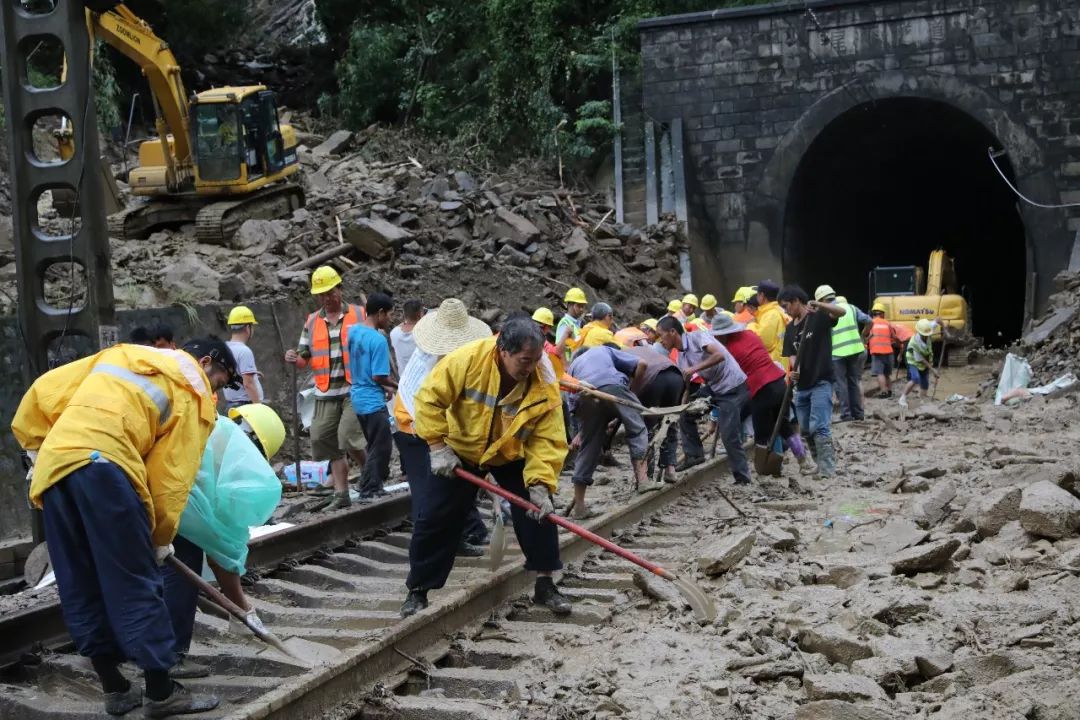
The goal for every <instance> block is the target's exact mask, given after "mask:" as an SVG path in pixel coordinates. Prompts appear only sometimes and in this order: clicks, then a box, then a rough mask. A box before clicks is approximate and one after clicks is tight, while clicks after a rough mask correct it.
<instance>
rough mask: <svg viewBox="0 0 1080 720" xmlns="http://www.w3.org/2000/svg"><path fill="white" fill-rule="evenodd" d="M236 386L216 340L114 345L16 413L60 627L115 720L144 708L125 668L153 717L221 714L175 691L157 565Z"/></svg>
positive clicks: (36, 392) (49, 383)
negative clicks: (220, 405) (136, 678)
mask: <svg viewBox="0 0 1080 720" xmlns="http://www.w3.org/2000/svg"><path fill="white" fill-rule="evenodd" d="M239 382H240V379H239V376H238V375H237V373H236V362H235V360H234V359H233V356H232V353H231V352H229V348H228V346H227V345H226V344H225V343H224V342H223V341H221V340H218V339H216V338H207V339H204V340H192V341H190V342H188V343H187V344H186V345H184V347H183V350H181V351H177V350H158V349H156V348H149V347H144V346H140V345H116V346H114V347H111V348H108V349H107V350H103V351H101V352H99V353H97V354H96V355H91V356H90V357H88V358H83V359H82V360H77V361H75V362H72V363H69V364H67V365H63V366H61V367H58V368H56V369H55V370H50V371H49V372H47V373H45V374H44V375H42V376H41V377H39V378H38V379H37V380H36V381H35V382H34V384H33V385H31V386H30V389H29V390H28V391H27V392H26V395H24V396H23V399H22V402H20V403H19V408H18V410H16V412H15V418H14V420H13V421H12V423H11V430H12V432H13V433H14V435H15V438H16V440H18V442H19V444H20V445H21V446H22V447H23V449H25V450H26V451H27V454H28V455H29V456H30V458H31V461H32V462H34V467H33V469H32V471H31V472H32V473H33V476H32V480H31V483H30V500H31V502H32V503H33V504H34V505H36V506H37V507H39V508H41V509H42V511H43V517H44V522H45V540H46V541H47V542H48V544H49V558H50V561H51V563H52V567H53V572H55V574H56V585H57V589H58V590H59V593H60V604H61V607H62V608H63V612H64V622H65V623H66V624H67V628H68V632H70V633H71V637H72V639H73V640H74V641H75V646H76V647H77V648H78V650H79V654H81V655H84V656H86V657H88V658H90V663H91V665H92V666H93V668H94V671H95V672H96V673H97V676H98V678H99V679H100V681H101V687H102V689H103V690H104V692H105V711H106V712H108V713H109V714H110V715H123V714H124V713H126V712H129V711H131V710H133V709H135V708H137V707H139V706H140V705H142V704H143V689H142V688H140V687H137V686H135V685H132V684H131V683H130V682H129V681H128V680H127V678H125V677H124V675H123V674H122V673H121V672H120V664H121V663H123V662H125V661H127V660H131V661H132V662H134V663H135V665H137V666H138V667H139V668H140V669H141V670H142V671H143V677H144V680H145V693H146V706H145V708H144V712H145V714H146V716H147V717H165V716H167V715H171V714H176V713H189V712H201V711H205V710H211V709H213V708H214V707H216V706H217V704H218V700H217V698H216V697H214V696H212V695H199V694H193V693H190V692H188V691H187V690H186V689H184V688H183V687H181V686H180V685H178V684H176V683H174V682H173V680H171V679H170V678H169V669H170V668H172V667H173V665H174V664H175V662H176V653H175V652H174V647H175V641H176V638H175V635H174V633H173V628H172V623H171V622H170V620H169V610H168V608H167V607H166V605H165V600H164V597H163V584H162V577H161V565H162V564H163V563H164V562H165V560H166V558H168V556H169V555H171V554H172V553H173V548H172V541H173V538H174V537H175V536H176V529H177V525H178V523H179V521H180V514H181V512H182V511H183V509H184V506H185V505H186V504H187V501H188V494H189V492H190V491H191V486H192V483H193V482H194V480H195V473H196V471H197V470H198V468H199V463H200V462H201V460H202V455H203V450H204V448H205V447H206V441H207V438H208V437H209V436H210V432H211V430H212V429H213V427H214V423H215V421H216V419H217V412H216V411H215V408H214V404H213V401H212V399H211V395H212V394H213V393H215V392H217V391H218V390H220V389H221V388H223V387H225V386H226V385H233V386H237V385H239Z"/></svg>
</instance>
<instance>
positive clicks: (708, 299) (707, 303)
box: [701, 295, 716, 310]
mask: <svg viewBox="0 0 1080 720" xmlns="http://www.w3.org/2000/svg"><path fill="white" fill-rule="evenodd" d="M714 307H716V296H715V295H706V296H705V297H703V298H701V309H702V310H712V309H713V308H714Z"/></svg>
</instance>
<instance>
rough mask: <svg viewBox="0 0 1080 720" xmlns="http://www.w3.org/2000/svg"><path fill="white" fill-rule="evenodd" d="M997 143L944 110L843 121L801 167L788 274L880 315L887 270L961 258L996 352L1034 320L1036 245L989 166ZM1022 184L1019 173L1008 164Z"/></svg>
mask: <svg viewBox="0 0 1080 720" xmlns="http://www.w3.org/2000/svg"><path fill="white" fill-rule="evenodd" d="M991 146H994V147H1000V143H999V142H998V141H997V139H996V138H995V137H994V136H993V135H992V134H991V133H990V132H989V131H987V130H986V128H985V127H983V126H982V125H981V124H980V123H979V122H978V121H976V120H974V119H973V118H972V117H971V116H969V115H967V114H966V113H964V112H962V111H960V110H958V109H957V108H955V107H953V106H951V105H948V104H946V103H943V102H938V101H934V100H926V99H922V98H891V99H887V100H878V101H876V102H875V103H867V104H865V105H861V106H857V107H855V108H852V109H851V110H849V111H847V112H845V113H844V114H842V115H840V116H838V117H837V118H836V119H835V120H833V121H832V122H831V123H830V124H829V125H828V126H827V127H826V128H825V129H824V130H822V132H821V133H820V134H819V135H818V136H817V138H815V140H814V141H813V142H812V143H811V145H810V147H809V149H808V150H807V151H806V153H805V155H804V156H803V158H802V159H801V160H800V162H799V167H798V169H797V170H796V172H795V177H794V180H793V181H792V184H791V188H790V190H789V194H788V198H787V209H786V212H785V219H784V243H783V263H784V277H785V279H787V280H788V282H798V283H799V284H801V285H803V286H804V287H805V288H806V289H807V290H808V292H811V293H812V292H813V288H814V287H816V286H817V285H819V284H821V283H829V284H830V285H832V286H833V287H834V288H836V289H837V291H838V292H840V293H841V294H844V295H846V296H847V297H848V299H849V300H851V301H852V302H854V303H856V304H857V305H858V306H859V307H862V308H863V309H865V310H869V303H870V301H871V299H870V298H869V293H870V290H869V284H868V277H869V272H870V270H871V269H873V268H874V267H875V266H887V265H916V266H920V267H923V268H925V267H926V264H927V260H928V259H929V256H930V252H931V251H932V250H934V249H936V248H938V247H942V248H944V249H945V250H946V252H947V253H948V254H949V255H951V256H952V257H954V258H955V259H956V272H957V276H958V281H959V283H960V286H961V290H962V294H964V295H965V296H966V297H967V299H968V302H969V303H970V306H971V313H972V323H973V332H974V333H975V335H977V336H979V337H981V338H983V340H984V341H985V343H986V344H987V345H990V346H1000V345H1003V344H1006V343H1009V342H1011V341H1013V340H1016V339H1017V338H1018V337H1019V336H1020V333H1021V330H1022V325H1023V322H1024V307H1025V297H1026V291H1027V283H1026V277H1027V265H1028V259H1027V249H1026V239H1025V234H1024V226H1023V222H1022V220H1021V217H1020V214H1019V211H1018V209H1017V207H1016V199H1015V197H1014V196H1013V195H1012V193H1011V191H1010V190H1009V189H1008V187H1006V185H1005V183H1004V182H1002V180H1001V178H1000V177H999V176H998V175H997V172H996V171H995V170H994V167H993V165H991V164H990V161H989V160H988V159H987V155H986V149H987V148H988V147H991ZM998 162H999V163H1003V164H1002V168H1003V169H1004V170H1005V171H1006V173H1007V174H1008V175H1009V176H1010V180H1012V171H1011V168H1010V167H1008V166H1007V163H1006V162H1005V161H1004V159H1000V160H999V161H998Z"/></svg>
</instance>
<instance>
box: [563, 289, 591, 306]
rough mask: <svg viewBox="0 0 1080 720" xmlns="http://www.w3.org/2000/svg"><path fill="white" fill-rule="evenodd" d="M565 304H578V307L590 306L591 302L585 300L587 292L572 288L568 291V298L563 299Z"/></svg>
mask: <svg viewBox="0 0 1080 720" xmlns="http://www.w3.org/2000/svg"><path fill="white" fill-rule="evenodd" d="M563 302H565V303H577V304H578V305H588V304H589V301H588V300H587V299H586V298H585V291H584V290H582V289H581V288H570V289H569V290H567V291H566V297H564V298H563Z"/></svg>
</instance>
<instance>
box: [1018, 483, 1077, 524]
mask: <svg viewBox="0 0 1080 720" xmlns="http://www.w3.org/2000/svg"><path fill="white" fill-rule="evenodd" d="M1020 525H1021V527H1023V528H1024V529H1025V530H1027V531H1028V532H1029V533H1031V534H1033V535H1038V536H1040V537H1048V538H1064V537H1069V536H1070V535H1073V534H1074V533H1075V532H1076V531H1077V529H1080V500H1077V499H1076V498H1075V497H1074V496H1073V495H1072V494H1070V493H1069V492H1068V491H1066V490H1063V489H1062V488H1060V487H1058V486H1057V485H1055V484H1054V483H1052V482H1050V481H1049V480H1043V481H1041V482H1037V483H1035V484H1034V485H1031V486H1029V487H1026V488H1024V491H1023V494H1022V495H1021V498H1020Z"/></svg>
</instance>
